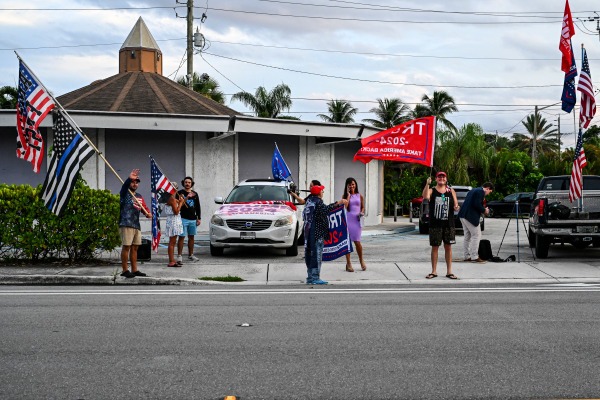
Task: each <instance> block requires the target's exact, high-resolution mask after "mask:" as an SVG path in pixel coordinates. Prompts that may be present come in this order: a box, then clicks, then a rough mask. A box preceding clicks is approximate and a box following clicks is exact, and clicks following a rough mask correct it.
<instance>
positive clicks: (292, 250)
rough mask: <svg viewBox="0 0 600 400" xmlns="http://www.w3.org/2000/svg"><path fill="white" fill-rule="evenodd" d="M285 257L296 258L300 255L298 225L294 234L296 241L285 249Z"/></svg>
mask: <svg viewBox="0 0 600 400" xmlns="http://www.w3.org/2000/svg"><path fill="white" fill-rule="evenodd" d="M285 255H286V256H290V257H295V256H297V255H298V226H297V225H296V232H294V241H293V242H292V245H291V246H290V247H288V248H287V249H285Z"/></svg>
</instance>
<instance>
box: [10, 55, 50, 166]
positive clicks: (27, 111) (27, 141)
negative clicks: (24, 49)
mask: <svg viewBox="0 0 600 400" xmlns="http://www.w3.org/2000/svg"><path fill="white" fill-rule="evenodd" d="M53 108H54V100H53V99H52V97H51V96H50V95H49V94H48V92H47V91H46V89H45V88H44V86H43V85H42V84H41V83H39V82H38V81H37V80H36V78H35V76H34V75H33V74H32V73H31V71H29V69H28V68H27V65H25V63H24V62H23V61H22V60H21V59H19V89H18V95H17V157H18V158H21V159H23V160H25V161H29V162H30V163H31V164H32V165H33V172H40V167H41V165H42V160H43V158H44V139H43V138H42V134H41V133H40V131H39V126H40V124H41V123H42V121H43V120H44V118H46V115H48V113H49V112H50V111H52V109H53Z"/></svg>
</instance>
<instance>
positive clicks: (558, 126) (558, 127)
mask: <svg viewBox="0 0 600 400" xmlns="http://www.w3.org/2000/svg"><path fill="white" fill-rule="evenodd" d="M557 129H558V159H559V160H560V115H559V116H558V125H557Z"/></svg>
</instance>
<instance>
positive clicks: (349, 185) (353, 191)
mask: <svg viewBox="0 0 600 400" xmlns="http://www.w3.org/2000/svg"><path fill="white" fill-rule="evenodd" d="M343 199H346V200H348V205H347V206H346V221H347V222H348V233H349V234H350V240H352V241H353V242H354V247H355V248H356V253H357V254H358V260H359V261H360V267H361V268H362V270H363V271H365V270H366V269H367V265H366V264H365V260H363V251H362V250H363V249H362V244H361V243H360V237H361V235H362V227H361V226H360V225H361V218H362V217H363V216H364V215H365V199H364V198H363V196H362V194H360V193H359V192H358V184H357V183H356V179H354V178H348V179H346V185H345V186H344V197H343ZM346 271H348V272H354V268H352V261H350V253H348V254H346Z"/></svg>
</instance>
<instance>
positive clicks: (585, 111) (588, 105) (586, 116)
mask: <svg viewBox="0 0 600 400" xmlns="http://www.w3.org/2000/svg"><path fill="white" fill-rule="evenodd" d="M581 51H582V58H583V63H582V64H583V65H582V67H581V75H579V83H578V84H577V90H579V91H580V92H581V108H580V109H579V125H581V126H582V127H583V128H587V127H588V125H589V124H590V121H591V120H592V118H594V115H595V114H596V98H595V97H594V86H593V84H592V74H591V73H590V64H589V63H588V58H587V52H586V51H585V49H584V48H582V49H581Z"/></svg>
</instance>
